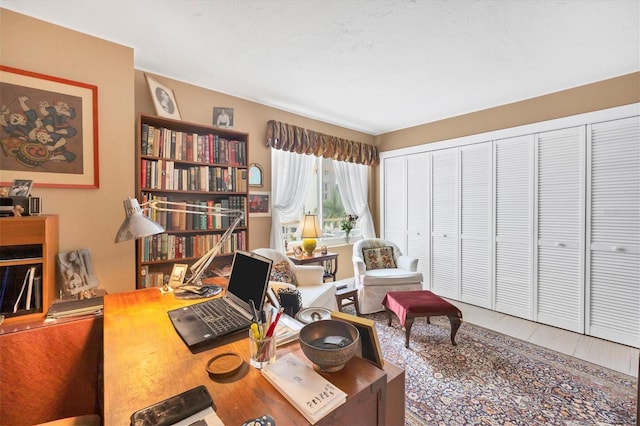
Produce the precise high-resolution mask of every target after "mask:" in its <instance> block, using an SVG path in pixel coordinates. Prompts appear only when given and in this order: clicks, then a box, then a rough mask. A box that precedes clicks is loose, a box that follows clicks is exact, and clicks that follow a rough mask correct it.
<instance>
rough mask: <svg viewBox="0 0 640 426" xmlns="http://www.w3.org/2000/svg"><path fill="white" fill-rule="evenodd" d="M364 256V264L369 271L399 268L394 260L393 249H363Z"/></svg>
mask: <svg viewBox="0 0 640 426" xmlns="http://www.w3.org/2000/svg"><path fill="white" fill-rule="evenodd" d="M362 256H363V257H364V264H365V266H366V268H367V270H369V269H390V268H396V267H397V266H396V261H395V259H394V258H393V247H390V246H384V247H377V248H363V249H362Z"/></svg>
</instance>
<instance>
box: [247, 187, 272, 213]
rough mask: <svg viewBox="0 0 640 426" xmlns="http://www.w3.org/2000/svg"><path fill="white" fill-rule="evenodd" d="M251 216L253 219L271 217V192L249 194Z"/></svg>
mask: <svg viewBox="0 0 640 426" xmlns="http://www.w3.org/2000/svg"><path fill="white" fill-rule="evenodd" d="M249 215H250V216H253V217H260V216H271V194H270V193H269V192H250V193H249Z"/></svg>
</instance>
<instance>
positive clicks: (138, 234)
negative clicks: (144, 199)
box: [115, 198, 164, 243]
mask: <svg viewBox="0 0 640 426" xmlns="http://www.w3.org/2000/svg"><path fill="white" fill-rule="evenodd" d="M122 204H124V212H125V214H126V217H125V218H124V222H122V225H120V229H118V232H117V233H116V239H115V242H116V243H121V242H123V241H129V240H135V239H136V238H142V237H148V236H149V235H155V234H160V233H162V232H164V228H163V227H162V226H160V225H159V224H158V223H156V222H154V221H153V220H151V219H149V218H148V217H147V216H145V215H143V214H142V209H141V208H140V204H139V203H138V200H136V199H135V198H129V199H126V200H124V201H123V202H122Z"/></svg>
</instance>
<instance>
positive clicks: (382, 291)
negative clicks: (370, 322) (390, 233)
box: [352, 238, 422, 314]
mask: <svg viewBox="0 0 640 426" xmlns="http://www.w3.org/2000/svg"><path fill="white" fill-rule="evenodd" d="M383 247H391V248H392V249H393V260H394V263H395V265H396V267H395V268H378V269H368V268H367V265H366V263H365V259H364V254H363V249H379V248H383ZM352 259H353V269H354V271H353V272H354V282H355V287H356V289H357V290H358V303H359V305H360V312H361V313H363V314H372V313H374V312H379V311H383V310H384V306H382V299H384V296H385V295H386V294H387V292H389V291H412V290H422V273H421V272H417V269H418V259H417V258H414V257H410V256H405V255H403V254H402V252H401V251H400V249H399V248H398V246H397V245H395V244H394V243H392V242H391V241H387V240H383V239H380V238H370V239H363V240H358V241H356V243H355V244H354V245H353V258H352Z"/></svg>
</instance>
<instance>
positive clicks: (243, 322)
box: [192, 299, 251, 336]
mask: <svg viewBox="0 0 640 426" xmlns="http://www.w3.org/2000/svg"><path fill="white" fill-rule="evenodd" d="M192 308H193V311H194V312H195V314H196V315H198V316H199V317H200V319H202V320H203V321H204V322H205V323H206V324H207V325H208V326H209V328H210V329H211V331H212V332H213V334H214V335H216V336H218V335H222V334H227V333H230V332H234V331H237V330H240V329H242V328H246V327H247V326H248V325H249V324H251V321H250V320H249V319H247V318H246V317H245V316H243V315H242V314H241V313H240V312H238V311H236V310H235V309H233V308H232V307H231V306H229V305H228V304H227V303H226V302H225V301H224V300H222V299H211V300H207V301H206V302H202V303H198V304H196V305H192Z"/></svg>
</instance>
